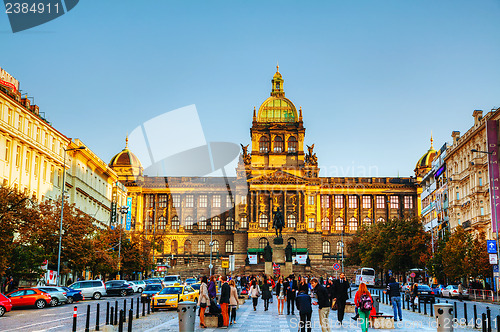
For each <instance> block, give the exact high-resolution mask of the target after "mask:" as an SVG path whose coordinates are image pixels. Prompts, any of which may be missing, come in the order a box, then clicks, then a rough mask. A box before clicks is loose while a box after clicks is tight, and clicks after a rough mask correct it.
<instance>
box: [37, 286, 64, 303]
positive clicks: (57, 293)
mask: <svg viewBox="0 0 500 332" xmlns="http://www.w3.org/2000/svg"><path fill="white" fill-rule="evenodd" d="M36 288H38V289H39V290H41V291H42V292H45V293H48V294H50V296H51V297H52V299H51V300H50V303H49V304H50V306H51V307H55V306H58V305H60V304H63V303H68V298H67V297H66V290H64V288H61V287H56V286H39V287H36Z"/></svg>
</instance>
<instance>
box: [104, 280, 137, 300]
mask: <svg viewBox="0 0 500 332" xmlns="http://www.w3.org/2000/svg"><path fill="white" fill-rule="evenodd" d="M133 292H134V289H133V288H132V285H131V284H129V283H128V281H126V280H111V281H108V282H107V283H106V293H107V294H108V296H113V295H120V296H125V295H129V294H132V293H133Z"/></svg>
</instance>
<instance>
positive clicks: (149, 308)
mask: <svg viewBox="0 0 500 332" xmlns="http://www.w3.org/2000/svg"><path fill="white" fill-rule="evenodd" d="M149 310H151V302H148V315H149V313H150V312H149Z"/></svg>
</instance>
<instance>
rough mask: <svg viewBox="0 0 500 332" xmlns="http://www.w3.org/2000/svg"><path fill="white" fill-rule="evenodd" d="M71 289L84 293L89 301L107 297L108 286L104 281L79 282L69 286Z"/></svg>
mask: <svg viewBox="0 0 500 332" xmlns="http://www.w3.org/2000/svg"><path fill="white" fill-rule="evenodd" d="M69 288H73V289H76V290H80V291H82V295H83V296H84V297H86V298H88V299H89V298H93V299H94V300H99V299H100V298H101V297H103V296H105V295H107V293H106V285H105V284H104V282H103V281H102V280H82V281H77V282H75V283H73V284H71V285H69Z"/></svg>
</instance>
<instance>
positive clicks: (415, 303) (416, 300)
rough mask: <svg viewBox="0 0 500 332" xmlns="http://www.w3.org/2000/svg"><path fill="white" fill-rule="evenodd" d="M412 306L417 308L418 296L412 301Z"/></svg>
mask: <svg viewBox="0 0 500 332" xmlns="http://www.w3.org/2000/svg"><path fill="white" fill-rule="evenodd" d="M413 305H414V306H416V307H417V306H418V296H415V299H414V300H413Z"/></svg>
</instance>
